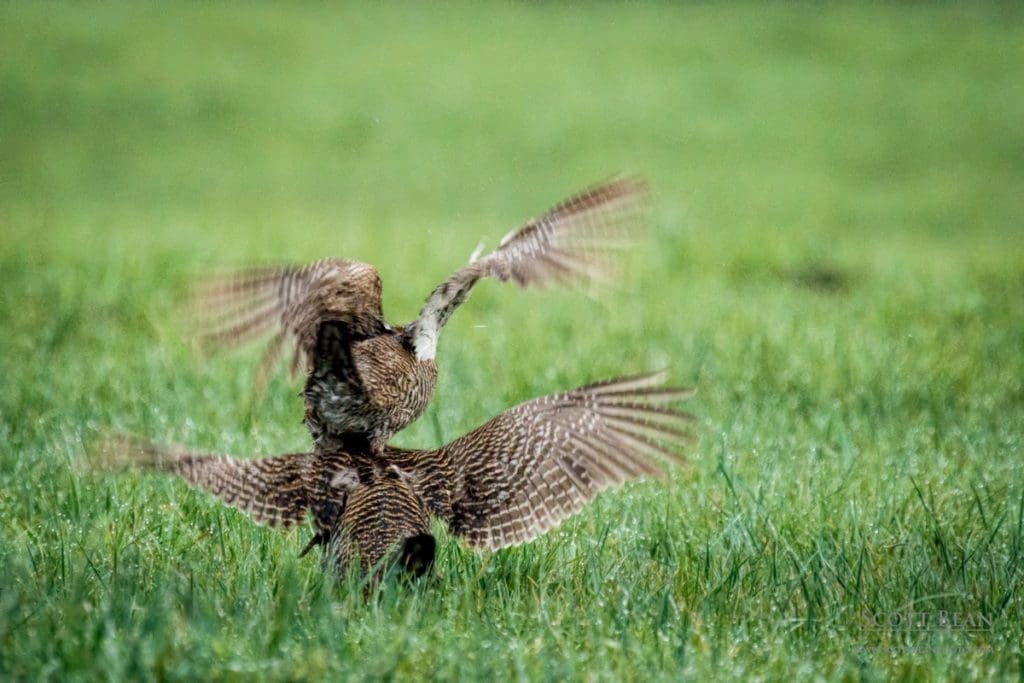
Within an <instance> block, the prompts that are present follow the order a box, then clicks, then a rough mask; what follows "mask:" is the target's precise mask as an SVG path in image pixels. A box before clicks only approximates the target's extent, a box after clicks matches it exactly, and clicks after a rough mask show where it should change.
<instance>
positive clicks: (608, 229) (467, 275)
mask: <svg viewBox="0 0 1024 683" xmlns="http://www.w3.org/2000/svg"><path fill="white" fill-rule="evenodd" d="M646 199H647V187H646V185H645V184H644V183H643V182H642V181H640V180H639V179H637V178H631V177H625V178H619V179H616V180H612V181H609V182H606V183H602V184H600V185H595V186H593V187H591V188H589V189H586V190H584V191H583V192H580V193H579V194H577V195H575V196H573V197H570V198H569V199H566V200H565V201H563V202H562V203H560V204H558V205H557V206H555V207H553V208H551V209H550V210H548V212H547V213H545V214H544V215H543V216H541V217H540V218H537V219H534V220H532V221H530V222H528V223H527V224H526V225H524V226H522V227H521V228H518V229H517V230H514V231H513V232H511V233H509V234H508V235H506V236H505V238H504V239H503V240H502V241H501V244H500V245H499V246H498V248H497V249H496V250H494V251H493V252H492V253H491V254H489V255H487V256H485V257H484V258H481V259H478V260H474V261H473V262H471V263H470V264H469V265H468V266H465V267H464V268H462V269H460V270H458V271H457V272H456V273H455V274H453V275H452V276H451V277H449V278H448V279H447V280H445V281H444V282H442V283H441V284H440V285H438V286H437V287H436V288H435V289H434V291H433V292H431V293H430V296H429V297H427V301H426V303H425V304H424V305H423V310H421V311H420V315H419V317H418V318H417V319H416V320H415V321H414V322H413V323H412V324H411V325H410V326H409V330H410V334H411V338H412V344H413V348H414V349H415V350H416V355H417V356H418V357H419V358H421V359H425V358H433V357H434V354H435V352H436V348H437V335H438V333H439V332H440V329H441V328H442V327H444V324H445V323H446V322H448V318H449V317H451V314H452V312H454V310H455V309H456V308H458V307H459V305H461V304H462V302H463V301H465V300H466V297H467V296H469V292H470V290H471V289H472V288H473V285H475V284H476V282H477V281H478V280H480V279H481V278H484V277H493V278H497V279H499V280H502V281H505V280H511V281H513V282H515V283H516V284H517V285H519V286H520V287H544V286H547V285H549V284H552V283H557V284H577V283H584V284H585V283H588V282H594V281H605V280H608V279H609V278H610V276H611V275H612V273H613V272H614V266H615V258H614V257H615V252H616V251H617V250H619V249H621V248H622V247H623V246H626V245H628V243H629V239H630V238H631V237H632V236H633V235H634V234H635V233H636V232H637V231H638V230H639V229H641V228H642V227H643V225H644V218H645V216H644V214H645V208H646Z"/></svg>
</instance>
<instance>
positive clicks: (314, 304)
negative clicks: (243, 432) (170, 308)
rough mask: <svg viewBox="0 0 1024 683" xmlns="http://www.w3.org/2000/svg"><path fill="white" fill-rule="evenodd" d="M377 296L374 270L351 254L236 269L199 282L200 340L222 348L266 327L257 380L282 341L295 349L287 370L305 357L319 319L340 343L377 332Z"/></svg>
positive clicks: (378, 289)
mask: <svg viewBox="0 0 1024 683" xmlns="http://www.w3.org/2000/svg"><path fill="white" fill-rule="evenodd" d="M380 297H381V284H380V276H379V275H378V273H377V271H376V269H374V268H373V267H372V266H369V265H367V264H365V263H359V262H356V261H342V260H338V259H324V260H321V261H316V262H314V263H310V264H308V265H305V266H285V267H280V268H254V269H249V270H243V271H239V272H237V273H233V274H228V275H225V276H221V277H215V278H211V279H210V280H207V281H206V282H204V283H202V284H201V285H200V287H199V288H198V292H197V296H196V303H197V309H198V314H199V320H200V339H201V340H202V341H203V342H204V345H206V346H212V347H221V348H223V347H231V346H237V345H240V344H243V343H245V342H247V341H249V340H251V339H253V338H255V337H258V336H260V335H263V334H266V333H268V332H272V333H273V336H272V337H271V339H270V343H269V344H268V346H267V350H266V352H265V353H264V355H263V359H262V361H261V363H260V367H259V374H258V375H257V385H258V386H260V385H262V383H263V381H264V380H265V378H266V377H267V375H268V374H269V372H270V369H271V368H272V367H273V365H274V363H275V362H276V361H277V359H278V357H279V356H280V355H281V354H282V353H283V352H284V351H285V350H286V347H292V348H294V354H293V357H292V362H291V372H292V375H293V376H294V375H295V374H296V372H297V371H298V369H299V365H300V364H301V363H302V362H304V361H305V362H306V363H308V362H309V361H310V358H311V357H312V355H313V352H314V350H315V345H316V340H317V333H318V330H319V327H320V324H321V323H323V322H326V321H332V322H336V323H339V325H340V326H341V329H342V332H341V334H342V336H343V337H345V340H346V344H347V343H348V342H349V341H352V340H355V339H360V338H365V337H367V336H372V335H374V334H379V333H380V332H381V331H383V329H384V328H385V325H384V320H383V315H382V313H381V305H380Z"/></svg>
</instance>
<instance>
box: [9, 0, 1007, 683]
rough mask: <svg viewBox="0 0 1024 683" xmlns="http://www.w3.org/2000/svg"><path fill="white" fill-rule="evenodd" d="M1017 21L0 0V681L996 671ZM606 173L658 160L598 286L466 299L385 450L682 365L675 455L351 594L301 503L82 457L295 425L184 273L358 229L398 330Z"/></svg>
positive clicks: (337, 249) (297, 256)
mask: <svg viewBox="0 0 1024 683" xmlns="http://www.w3.org/2000/svg"><path fill="white" fill-rule="evenodd" d="M1022 20H1024V15H1022V14H1021V12H1020V10H1019V9H1017V8H1015V7H1013V6H1010V5H1006V6H1003V5H978V6H974V7H972V8H969V9H957V8H953V7H940V6H913V7H909V6H886V5H871V6H863V7H862V6H852V5H851V6H848V7H844V8H833V9H825V8H819V7H816V6H807V5H800V6H788V7H781V6H780V7H765V6H759V5H751V6H733V7H710V6H699V7H691V8H674V7H670V6H648V7H634V6H618V5H613V4H607V5H605V4H601V5H593V6H590V5H588V6H586V7H569V6H548V5H543V6H520V7H513V6H505V5H493V6H465V7H456V6H447V7H445V8H443V9H433V10H426V9H420V8H418V7H417V6H412V5H407V6H394V7H376V8H373V9H369V10H364V11H361V12H355V11H346V10H340V9H339V10H335V9H331V8H328V7H319V6H303V7H294V8H289V9H284V8H276V7H272V6H248V5H246V6H238V7H231V6H226V7H217V6H173V7H165V6H160V7H157V6H145V5H136V4H107V3H100V4H90V5H87V6H85V5H82V6H80V5H64V4H42V3H40V4H28V3H12V4H6V5H4V6H3V7H2V8H0V44H2V46H3V47H2V48H0V54H2V55H3V58H2V59H0V320H2V321H3V327H2V334H0V375H2V377H3V382H2V383H0V444H2V449H0V490H2V492H3V493H2V495H0V576H2V577H3V578H2V582H0V654H2V656H0V677H3V678H12V679H13V678H35V679H61V680H74V679H94V678H103V679H114V680H123V679H136V678H171V679H188V680H193V679H196V678H213V679H232V678H240V679H248V678H257V679H268V680H283V679H288V680H300V679H317V678H336V677H339V676H345V677H348V678H355V679H358V678H366V679H377V678H382V677H390V676H396V677H397V676H402V677H403V678H405V677H410V678H428V677H440V678H456V677H461V678H498V679H507V678H512V677H515V678H519V679H563V678H575V679H584V678H592V679H607V680H612V679H637V680H649V679H665V680H677V679H679V678H692V679H701V680H707V679H708V677H710V676H719V677H728V678H750V677H761V678H769V679H771V678H781V677H786V678H795V679H801V680H803V679H812V678H815V677H817V676H822V677H824V678H830V679H860V678H864V679H884V678H890V677H895V678H905V679H911V680H914V679H921V680H927V679H933V678H950V679H962V678H989V677H991V678H997V677H1009V676H1019V675H1020V673H1021V662H1022V657H1024V645H1022V637H1024V631H1022V626H1021V624H1022V623H1024V618H1022V617H1024V602H1022V601H1024V596H1022V595H1021V592H1020V586H1021V583H1022V581H1021V578H1022V574H1024V566H1022V553H1024V529H1022V527H1024V465H1022V464H1021V463H1022V462H1024V430H1022V428H1021V425H1024V380H1022V378H1024V242H1022V240H1021V235H1022V233H1021V216H1024V199H1022V197H1024V194H1022V193H1021V192H1020V189H1021V188H1022V187H1024V128H1022V127H1021V125H1020V122H1021V121H1022V120H1024V91H1022V86H1021V84H1020V73H1021V71H1022V66H1024V49H1022V46H1024V21H1022ZM620 169H626V170H633V171H638V172H642V173H644V174H645V175H647V176H648V177H649V179H650V180H651V183H652V185H653V186H654V188H655V190H656V198H655V200H656V201H655V210H654V216H653V218H654V229H653V234H652V236H651V240H650V241H649V243H647V244H645V245H642V246H641V247H640V248H639V249H638V250H637V251H636V253H635V254H634V258H632V259H631V261H630V263H629V268H628V270H627V275H626V278H625V281H624V283H623V286H622V288H621V289H620V290H619V291H618V292H616V293H614V294H612V295H611V296H609V297H608V298H607V299H605V300H603V301H601V302H595V301H590V300H587V299H585V298H581V297H579V296H576V295H573V294H570V293H564V292H551V293H541V294H535V293H524V292H519V291H515V290H514V289H510V288H507V287H502V286H500V285H497V284H493V283H486V284H484V285H482V286H481V287H480V288H479V289H478V291H476V292H475V293H474V295H473V297H472V299H471V301H470V302H469V303H468V304H467V305H466V306H465V307H464V308H463V309H461V310H460V311H459V312H458V314H457V315H456V317H455V319H454V320H453V321H452V323H451V324H450V325H449V327H448V328H446V331H445V334H444V336H443V337H442V340H441V346H440V362H441V381H440V386H439V391H438V395H437V398H436V400H435V402H434V404H433V405H432V407H431V409H430V410H429V412H428V414H427V415H426V416H425V417H424V418H423V419H422V420H420V421H419V422H418V423H417V424H415V425H413V426H412V427H411V428H410V429H409V430H407V432H405V433H404V434H402V435H401V438H400V441H401V442H402V443H403V444H406V445H413V444H422V445H432V444H436V443H438V442H439V441H441V440H446V439H450V438H452V437H454V436H456V435H458V434H460V433H462V432H464V431H466V430H468V429H470V428H472V427H473V426H475V425H477V424H479V423H480V422H482V421H483V420H485V419H486V418H488V417H490V416H491V415H493V414H495V413H496V412H498V411H500V410H501V409H503V408H505V407H507V406H509V405H512V404H514V403H517V402H519V401H522V400H525V399H527V398H529V397H532V396H536V395H539V394H543V393H550V392H553V391H556V390H561V389H565V388H569V387H573V386H576V385H579V384H582V383H585V382H589V381H592V380H596V379H600V378H604V377H609V376H614V375H616V374H622V373H629V372H638V371H644V370H650V369H654V368H658V367H663V366H667V367H670V368H671V369H672V376H673V379H674V380H675V381H676V382H679V383H693V384H695V385H696V386H697V387H698V390H699V394H698V397H697V399H695V400H694V401H693V402H692V405H691V409H692V410H693V411H694V412H695V413H697V415H698V416H699V418H700V421H699V436H700V439H699V441H698V443H697V445H696V446H695V447H694V449H693V450H692V452H691V453H690V461H691V466H690V467H689V468H687V469H686V470H685V471H678V472H674V473H672V474H671V476H669V477H668V478H667V480H666V481H664V482H652V483H643V484H638V485H633V486H630V487H627V488H626V489H624V490H621V491H617V492H613V493H609V494H605V495H602V496H601V497H600V498H599V499H598V500H597V501H596V502H595V504H594V505H592V506H591V507H589V508H588V509H587V510H586V511H585V512H584V513H582V514H581V515H579V516H577V517H575V518H573V519H572V520H571V521H570V522H569V523H567V524H565V525H564V526H562V527H561V528H560V529H558V530H557V531H555V532H553V533H550V534H548V535H546V536H545V537H543V538H541V539H539V540H537V541H536V542H533V543H530V544H527V545H525V546H522V547H519V548H515V549H510V550H506V551H501V552H498V553H494V554H479V553H476V552H473V551H470V550H468V549H466V548H464V547H463V546H461V545H460V544H459V543H458V542H457V540H455V539H453V538H451V537H448V536H446V535H444V534H443V532H442V531H441V530H440V529H439V530H438V531H439V533H442V538H441V544H440V546H439V558H438V566H437V576H436V578H435V579H434V580H432V581H430V582H425V583H423V584H421V585H419V586H416V587H414V588H411V589H410V588H403V587H401V586H398V585H391V584H389V585H387V586H385V588H384V589H383V591H382V593H381V594H380V595H379V596H378V597H377V599H375V600H373V601H371V602H369V603H366V602H364V601H363V600H362V598H361V595H360V593H359V591H358V590H357V589H354V588H353V586H352V585H351V583H350V582H346V581H334V580H332V579H329V578H327V577H325V576H324V575H323V574H322V572H321V571H320V569H319V566H318V563H317V561H316V560H315V559H314V558H313V557H312V556H310V557H307V558H304V559H301V560H300V559H298V558H297V557H296V555H297V553H298V551H299V549H300V548H301V547H302V545H303V543H304V542H305V540H306V537H305V535H304V533H303V532H297V533H292V534H290V535H289V534H280V533H277V532H274V531H270V530H266V529H262V528H258V527H255V526H253V525H252V524H250V523H248V521H247V520H246V519H245V518H243V517H242V516H241V515H239V514H236V513H235V512H233V511H230V510H227V509H224V508H222V507H220V506H218V505H217V504H215V503H213V502H211V501H210V500H209V499H207V498H206V497H204V496H203V495H201V494H197V493H195V492H192V491H191V490H189V489H187V488H186V487H185V486H183V485H180V484H178V483H177V482H172V481H168V480H163V479H159V478H154V477H141V476H134V475H129V476H123V477H110V476H101V475H95V474H90V473H88V472H84V471H83V470H82V467H81V463H82V458H83V450H84V445H83V444H85V443H87V442H88V441H89V439H90V438H92V436H93V435H94V434H95V433H96V432H97V431H98V430H101V429H106V428H114V429H120V430H126V431H130V432H134V433H139V434H144V435H148V436H151V437H153V438H156V439H163V440H168V441H176V442H180V443H187V444H192V445H195V446H197V447H200V448H205V449H212V450H217V451H223V452H231V453H236V454H242V455H244V454H253V455H255V454H269V453H278V452H283V451H288V450H301V449H303V448H304V447H305V446H306V443H307V440H306V436H305V433H304V429H303V427H302V425H301V424H300V420H299V418H300V416H301V405H300V402H299V399H298V397H297V396H296V393H297V387H296V386H293V385H290V384H289V383H288V382H287V381H286V380H285V379H284V378H283V377H278V378H276V379H275V380H274V381H273V382H272V383H271V385H270V387H269V390H268V392H267V393H266V395H265V396H263V397H261V398H254V397H253V396H252V395H251V392H250V386H251V375H252V370H253V367H254V364H255V359H256V358H257V357H258V351H257V350H255V349H253V350H251V351H249V352H247V353H242V354H238V355H234V356H229V357H225V358H218V359H216V360H215V361H213V362H209V361H205V360H203V359H202V358H200V357H199V356H198V355H197V354H195V353H194V352H193V350H192V349H191V347H190V346H189V344H188V342H187V340H186V339H185V338H184V336H183V334H182V332H183V325H182V320H181V316H180V310H181V307H182V304H183V302H184V300H185V293H186V291H187V288H188V286H189V283H190V279H191V278H192V276H193V275H194V274H195V273H197V272H202V271H203V269H204V268H208V267H216V266H223V265H225V264H228V265H230V264H239V263H248V262H250V261H253V260H256V261H266V260H282V259H283V260H288V261H303V260H307V259H312V258H318V257H321V256H326V255H337V256H346V257H352V258H359V259H362V260H365V261H368V262H371V263H374V264H375V265H377V266H378V267H379V269H380V271H381V273H382V276H383V279H384V283H385V311H386V312H387V313H388V315H389V316H390V317H391V318H392V319H394V320H395V321H396V322H402V321H405V320H407V319H409V318H411V317H412V316H413V315H415V313H416V311H417V310H418V306H419V304H420V302H421V300H422V298H423V297H424V296H425V295H426V293H427V292H428V291H429V290H430V288H431V287H432V286H433V285H434V284H435V283H436V282H437V281H438V280H439V279H440V278H442V277H444V276H445V275H447V274H448V273H449V272H450V271H451V270H452V269H454V268H455V267H456V266H458V265H459V264H461V263H464V262H465V260H466V259H467V258H468V256H469V254H470V252H471V251H472V250H473V248H474V246H475V245H476V244H477V242H478V241H479V240H480V239H481V238H484V239H485V240H486V242H487V244H489V245H491V246H493V245H494V244H495V243H496V241H497V239H498V238H500V236H501V235H502V234H504V232H505V231H506V230H507V229H508V228H510V227H512V226H514V225H516V224H517V223H519V222H520V221H521V220H522V219H523V218H525V217H527V216H530V215H533V214H535V213H536V212H538V211H539V210H541V209H543V208H544V207H546V206H547V205H548V204H550V203H551V202H553V201H555V200H557V199H560V198H561V197H562V196H563V195H565V194H567V193H569V192H571V191H573V190H575V189H577V188H578V187H580V186H582V185H585V184H587V183H589V182H591V181H594V180H597V179H601V178H604V177H606V176H607V175H609V174H610V173H613V172H615V171H617V170H620ZM908 611H913V612H915V613H928V614H929V615H932V616H931V617H929V618H931V619H933V622H930V623H932V627H930V628H928V629H927V630H924V631H908V630H906V629H903V628H895V627H894V624H893V621H894V619H895V618H894V617H893V616H892V615H894V614H902V615H906V614H907V613H908ZM940 613H946V614H947V615H953V614H956V615H959V617H958V618H959V619H961V620H963V619H968V618H970V619H972V620H974V621H976V622H977V623H982V624H984V625H985V627H986V628H984V629H982V630H964V629H963V628H958V629H951V628H945V627H941V626H939V627H936V626H935V625H934V620H935V619H937V618H938V617H937V615H939V614H940ZM918 621H919V620H918ZM958 623H959V624H960V625H962V624H963V621H961V622H958ZM879 624H881V625H882V626H883V627H881V628H880V627H879Z"/></svg>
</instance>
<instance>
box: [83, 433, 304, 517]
mask: <svg viewBox="0 0 1024 683" xmlns="http://www.w3.org/2000/svg"><path fill="white" fill-rule="evenodd" d="M97 453H98V455H99V457H100V458H101V461H100V462H97V463H94V465H96V466H97V467H99V468H101V469H106V470H117V469H127V468H139V469H144V470H153V471H157V472H166V473H169V474H175V475H177V476H179V477H181V478H182V479H184V480H185V481H187V482H188V483H189V484H191V485H192V486H194V487H196V488H198V489H202V490H203V491H206V492H207V493H210V494H212V495H214V496H216V497H217V498H219V499H220V500H221V501H222V502H224V503H226V504H227V505H230V506H231V507H234V508H237V509H238V510H241V511H242V512H244V513H246V514H247V515H249V516H250V517H252V518H253V520H255V521H256V522H257V523H259V524H265V525H267V526H274V527H277V526H280V527H285V528H287V527H291V526H293V525H295V524H299V523H301V522H302V521H303V519H304V518H305V516H306V511H307V510H308V509H309V505H310V482H311V467H312V458H313V456H311V455H308V454H304V453H298V454H292V455H279V456H275V457H271V458H260V459H256V460H247V459H240V458H232V457H230V456H226V455H206V454H200V453H192V452H189V451H187V450H184V449H179V448H172V447H162V446H157V445H154V444H152V443H149V442H148V441H145V440H142V439H136V438H134V437H128V436H114V437H108V438H107V439H106V440H105V441H104V442H103V443H102V444H101V446H100V447H99V448H98V449H97Z"/></svg>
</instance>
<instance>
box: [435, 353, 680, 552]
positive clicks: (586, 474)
mask: <svg viewBox="0 0 1024 683" xmlns="http://www.w3.org/2000/svg"><path fill="white" fill-rule="evenodd" d="M663 379H664V375H663V374H662V373H658V374H653V375H644V376H638V377H626V378H621V379H616V380H610V381H607V382H601V383H598V384H592V385H590V386H586V387H582V388H580V389H576V390H574V391H569V392H566V393H563V394H556V395H553V396H546V397H543V398H538V399H534V400H532V401H528V402H526V403H523V404H521V405H519V406H516V407H515V408H512V409H511V410H508V411H506V412H504V413H502V414H501V415H499V416H498V417H496V418H494V419H493V420H491V421H490V422H488V423H487V424H485V425H484V426H482V427H480V428H478V429H476V430H475V431H473V432H470V433H469V434H467V435H466V436H464V437H462V438H460V439H457V440H455V441H453V442H452V443H450V444H448V445H447V446H445V447H443V448H442V449H441V451H440V452H439V456H440V457H439V460H441V461H442V462H445V463H447V464H448V466H449V467H450V468H451V470H452V471H453V472H454V473H455V474H454V481H455V485H454V491H453V493H452V506H451V510H452V511H451V516H450V518H449V520H448V521H449V525H450V527H451V529H452V531H453V532H454V533H456V534H458V535H460V536H462V537H463V538H465V539H466V541H467V542H468V543H469V544H470V545H472V546H477V547H482V548H491V549H496V548H503V547H505V546H509V545H515V544H517V543H523V542H524V541H528V540H530V539H532V538H534V537H536V536H538V535H540V534H541V533H543V532H545V531H547V530H548V529H550V528H552V527H554V526H555V525H557V524H558V523H559V522H561V521H562V520H564V519H565V518H566V517H568V516H570V515H572V514H573V513H575V512H577V511H578V510H579V509H580V508H581V507H583V505H584V504H586V503H587V502H588V501H590V500H592V499H593V498H594V496H595V495H597V493H598V492H600V491H602V490H604V489H606V488H609V487H611V486H615V485H617V484H621V483H623V482H625V481H628V480H632V479H638V478H640V477H644V476H655V477H656V476H658V475H659V474H660V473H661V468H660V467H659V466H658V462H659V461H667V462H670V463H675V464H678V463H681V462H682V459H681V457H680V456H679V455H678V454H677V451H678V449H679V448H680V447H681V446H682V445H683V444H684V443H686V442H687V441H689V440H690V438H691V437H690V435H689V433H688V432H687V431H686V429H685V427H686V425H687V423H688V422H689V421H690V420H692V419H693V418H692V416H691V415H689V414H687V413H684V412H682V411H679V410H675V409H673V408H669V407H665V406H664V405H663V404H665V403H669V402H672V401H678V400H683V399H686V398H689V397H690V396H691V395H692V394H693V391H692V390H691V389H675V388H667V387H663V386H661V384H662V382H663Z"/></svg>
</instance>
